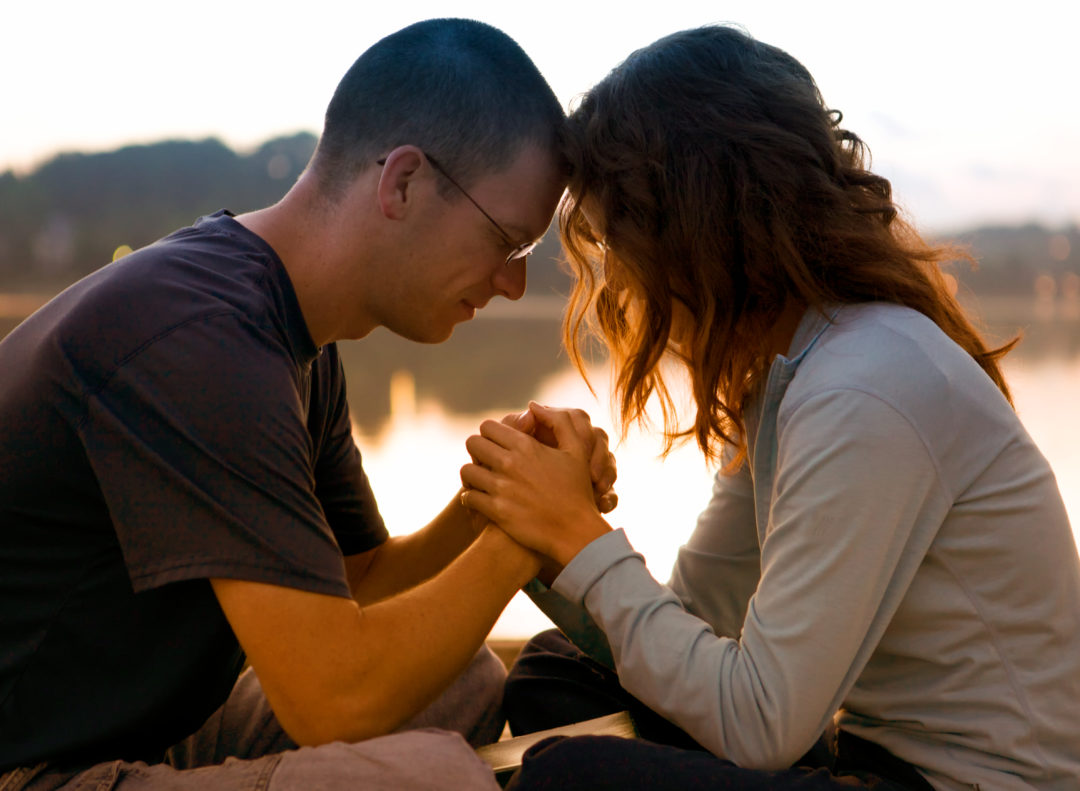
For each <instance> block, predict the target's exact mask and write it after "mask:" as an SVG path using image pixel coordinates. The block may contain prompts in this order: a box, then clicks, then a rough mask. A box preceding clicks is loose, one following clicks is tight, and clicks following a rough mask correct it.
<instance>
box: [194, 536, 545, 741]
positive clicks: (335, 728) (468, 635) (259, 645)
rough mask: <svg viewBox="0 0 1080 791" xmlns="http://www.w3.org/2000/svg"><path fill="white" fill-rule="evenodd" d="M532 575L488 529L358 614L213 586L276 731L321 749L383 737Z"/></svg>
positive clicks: (439, 683)
mask: <svg viewBox="0 0 1080 791" xmlns="http://www.w3.org/2000/svg"><path fill="white" fill-rule="evenodd" d="M538 568H539V561H538V560H537V559H536V558H535V556H533V555H532V554H531V553H530V552H528V551H527V550H525V549H523V548H522V547H521V546H520V545H518V544H516V543H514V541H513V540H512V539H510V538H509V537H508V536H506V534H505V533H502V532H501V531H500V530H498V529H497V528H494V527H491V528H489V529H487V530H485V531H484V533H483V534H482V535H481V536H480V538H479V539H478V540H476V541H475V542H474V543H473V545H472V546H471V547H470V548H469V549H468V550H466V551H465V552H463V553H462V554H461V555H460V556H459V557H458V558H457V559H456V560H454V561H453V562H452V563H451V564H450V566H449V567H448V568H446V569H445V570H444V571H443V572H442V573H441V574H438V575H437V576H435V577H433V578H431V579H429V580H427V581H426V582H424V583H422V584H420V585H418V586H416V587H414V588H413V589H411V590H409V591H406V592H405V593H402V594H400V595H398V596H393V597H391V598H388V599H384V600H382V601H379V602H377V603H375V604H372V605H369V606H366V607H360V606H359V605H357V604H356V602H355V601H351V600H349V599H340V598H335V597H332V596H325V595H319V594H312V593H306V592H302V591H296V590H292V589H287V588H280V587H277V586H273V585H266V584H262V583H251V582H246V581H238V580H228V579H225V580H222V579H216V580H214V581H213V583H214V590H215V593H216V594H217V596H218V600H219V601H220V602H221V603H222V609H223V610H224V611H225V614H226V616H227V617H228V618H229V622H230V624H232V625H233V629H234V631H236V633H237V637H238V638H239V639H240V643H241V645H243V646H244V648H245V650H246V651H247V653H248V657H249V659H250V661H251V664H252V666H253V667H254V668H255V671H256V672H257V673H258V674H259V678H260V680H262V682H263V689H264V690H265V692H266V695H267V698H268V699H269V701H270V704H271V706H272V707H273V708H274V712H275V713H276V714H277V715H278V719H279V720H280V721H281V723H282V726H283V727H284V728H285V730H286V732H287V733H288V734H289V735H290V736H291V737H292V738H293V739H294V740H295V741H296V742H297V743H299V744H322V743H325V742H329V741H338V740H341V741H358V740H361V739H366V738H370V737H373V736H377V735H380V734H383V733H388V732H389V731H392V730H393V729H394V728H396V727H398V726H399V725H400V724H401V723H402V722H404V721H406V720H407V719H408V718H409V717H411V716H413V715H414V714H416V713H417V712H418V711H420V710H421V709H423V708H424V706H426V705H428V704H429V703H430V702H431V701H432V700H434V699H435V698H436V697H437V696H438V694H439V693H440V692H441V691H442V690H443V689H444V688H445V687H446V686H447V685H448V684H450V683H451V682H452V681H453V680H454V679H455V678H456V677H457V676H458V675H459V674H460V673H461V672H462V670H464V668H465V667H466V666H467V665H468V663H469V662H470V661H471V659H472V657H473V656H474V655H475V653H476V650H477V649H478V648H479V647H480V645H481V644H482V643H483V641H484V638H485V637H486V636H487V634H488V632H489V631H490V630H491V627H492V626H493V625H494V623H495V621H496V619H497V618H498V617H499V614H500V613H501V612H502V610H503V608H504V607H505V606H506V603H507V601H509V599H510V598H511V597H512V596H513V595H514V593H515V592H516V591H517V590H518V589H519V588H520V587H521V585H523V584H524V583H525V582H526V581H527V580H528V579H529V578H531V577H532V576H533V575H535V573H536V571H537V569H538ZM283 630H284V632H285V633H286V634H288V635H290V637H289V639H288V640H287V641H286V642H285V643H284V644H283V642H282V640H281V633H282V631H283Z"/></svg>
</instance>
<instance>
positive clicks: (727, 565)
mask: <svg viewBox="0 0 1080 791" xmlns="http://www.w3.org/2000/svg"><path fill="white" fill-rule="evenodd" d="M730 461H731V455H730V450H727V451H726V455H725V457H724V458H723V460H722V463H723V465H724V466H726V465H727V464H728V463H730ZM722 470H723V466H722V467H721V471H720V472H717V474H716V478H715V480H714V482H713V489H712V497H711V498H710V500H709V504H708V505H707V506H706V507H705V510H704V511H702V512H701V514H700V515H699V516H698V520H697V525H696V526H695V528H694V531H693V533H691V535H690V538H689V539H688V540H687V542H686V544H685V545H683V546H682V547H680V548H679V553H678V555H677V556H676V558H675V566H674V568H673V569H672V571H671V579H670V580H669V581H668V585H670V586H671V589H672V590H673V591H674V592H675V595H676V596H678V597H679V599H680V600H681V601H682V603H683V606H685V607H686V609H687V610H688V611H689V612H691V613H693V614H694V615H696V616H698V617H699V618H701V619H702V620H704V621H705V622H706V623H708V624H709V625H710V626H711V627H712V628H713V630H714V631H715V632H716V633H717V634H722V635H725V636H727V637H738V636H739V634H740V632H741V631H742V625H743V619H744V618H745V617H746V608H747V605H748V604H749V602H750V596H751V595H753V593H754V590H755V589H756V588H757V584H758V579H759V578H760V576H761V554H760V549H759V546H758V536H757V527H756V523H755V520H754V489H753V483H752V482H751V480H750V467H749V465H747V464H743V465H742V467H740V468H739V470H738V472H736V473H734V474H730V475H729V474H725V473H724V472H723V471H722Z"/></svg>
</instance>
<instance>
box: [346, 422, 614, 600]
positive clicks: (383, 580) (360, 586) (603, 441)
mask: <svg viewBox="0 0 1080 791" xmlns="http://www.w3.org/2000/svg"><path fill="white" fill-rule="evenodd" d="M550 411H552V412H555V413H558V414H565V415H566V416H567V419H568V421H569V423H570V424H571V425H572V426H573V427H574V429H575V431H576V432H577V433H578V435H579V436H580V437H581V440H582V442H583V443H584V444H585V447H586V453H587V454H588V460H589V473H590V477H591V480H592V484H593V496H594V498H595V500H596V505H597V508H599V510H600V512H601V513H607V512H608V511H610V510H612V509H613V508H614V507H615V505H616V504H617V503H618V496H617V495H616V494H615V492H614V491H613V490H612V486H613V485H614V484H615V478H616V474H617V473H616V467H615V457H614V455H612V453H611V452H610V451H609V450H608V437H607V434H606V433H605V432H604V430H603V429H601V428H597V427H595V426H593V425H592V423H591V421H590V419H589V416H588V415H587V414H586V413H585V412H583V411H582V410H580V409H555V410H550ZM501 422H502V423H503V424H504V425H508V426H512V427H514V428H516V429H518V430H519V431H523V432H526V433H530V434H533V435H534V436H536V438H537V439H538V440H540V441H541V442H543V443H545V444H548V445H553V444H554V442H555V438H554V436H553V435H552V434H551V432H550V431H549V430H547V429H546V428H545V427H544V426H539V425H537V423H536V421H535V417H534V415H533V413H532V412H531V411H529V410H526V411H525V412H522V413H512V414H509V415H507V416H506V417H504V418H503V419H502V421H501ZM460 494H461V490H459V491H458V493H457V494H455V495H454V498H453V499H452V500H451V501H450V502H449V503H448V504H447V505H446V507H445V508H443V510H442V511H440V512H439V514H438V515H437V516H436V517H435V518H434V519H433V520H431V522H429V523H428V524H427V525H426V526H425V527H423V528H422V529H420V530H418V531H416V532H415V533H410V534H408V535H404V536H395V537H392V538H390V539H388V540H387V541H386V542H385V543H383V544H382V545H380V546H378V547H376V548H375V549H372V550H369V551H368V552H364V553H362V554H358V555H353V556H350V557H347V558H345V569H346V572H347V574H348V578H349V588H350V589H351V591H352V595H353V598H355V599H356V600H357V601H358V602H359V603H360V604H370V603H372V602H376V601H379V600H380V599H385V598H387V597H389V596H393V595H395V594H397V593H400V592H402V591H405V590H408V589H409V588H412V587H414V586H415V585H419V584H420V583H421V582H423V581H424V580H427V579H430V578H431V577H432V576H434V575H435V574H437V573H439V572H440V571H441V570H442V569H444V568H445V567H446V566H447V565H448V564H449V563H450V562H451V561H452V560H453V559H454V558H456V557H457V556H458V555H460V554H461V553H462V552H464V551H465V549H466V548H467V547H468V546H469V545H470V544H471V543H472V542H473V541H474V540H475V539H476V537H477V536H478V535H479V534H480V532H481V531H482V530H483V529H484V527H485V526H486V525H487V519H486V518H484V517H483V516H481V515H480V514H478V513H476V512H475V511H473V510H471V509H468V508H465V507H463V506H462V505H461V499H460ZM556 573H557V570H548V573H546V574H543V575H542V578H543V579H548V580H550V579H552V578H554V576H555V574H556Z"/></svg>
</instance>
